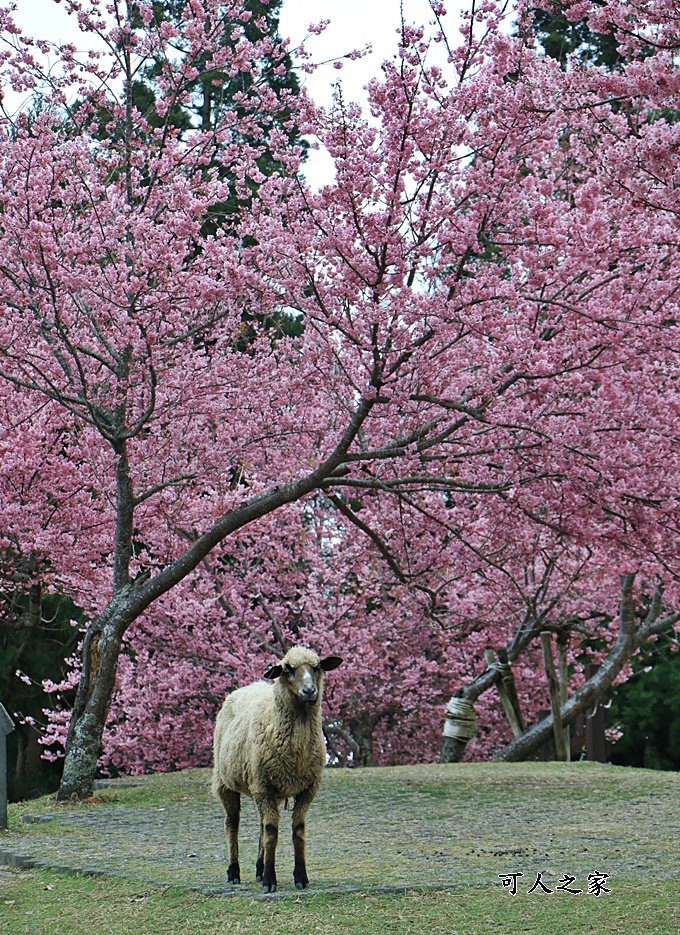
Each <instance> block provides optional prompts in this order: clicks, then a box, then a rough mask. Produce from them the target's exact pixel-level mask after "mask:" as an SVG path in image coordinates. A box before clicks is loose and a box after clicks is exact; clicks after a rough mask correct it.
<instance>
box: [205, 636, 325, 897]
mask: <svg viewBox="0 0 680 935" xmlns="http://www.w3.org/2000/svg"><path fill="white" fill-rule="evenodd" d="M341 663H342V659H341V658H340V657H339V656H329V657H328V658H326V659H321V660H320V659H319V657H318V656H317V655H316V653H314V652H312V651H311V650H309V649H305V648H304V647H301V646H294V647H293V648H292V649H289V650H288V652H287V653H286V655H285V656H284V657H283V659H282V660H281V662H280V664H278V665H270V666H268V668H267V669H266V671H265V672H264V675H263V678H266V679H270V680H272V681H274V680H275V684H274V685H271V684H267V683H266V682H262V681H260V682H253V683H252V684H251V685H246V686H245V687H244V688H239V689H237V690H236V691H235V692H232V693H231V694H230V695H227V698H226V700H225V702H224V704H223V706H222V709H221V711H220V713H219V714H218V716H217V722H216V724H215V737H214V745H213V750H214V767H213V777H212V791H213V795H214V796H215V798H217V799H218V800H219V801H220V802H221V803H222V807H223V808H224V811H225V819H224V828H225V832H226V838H227V847H228V851H229V864H228V868H227V881H228V882H230V883H240V882H241V870H240V867H239V862H238V829H239V818H240V813H241V793H243V794H244V795H247V796H249V797H250V798H251V799H253V801H254V802H255V805H256V806H257V810H258V813H259V817H260V843H259V847H258V855H257V863H256V865H255V878H256V880H257V881H258V882H261V883H262V886H263V890H264V892H265V893H274V892H276V870H275V857H276V843H277V840H278V834H279V818H280V813H279V809H280V806H281V803H282V802H283V801H284V800H286V799H288V798H294V802H295V804H294V807H293V849H294V853H295V867H294V871H293V879H294V882H295V886H296V888H297V889H304V888H305V887H306V886H307V885H308V883H309V879H308V877H307V867H306V862H305V818H306V815H307V810H308V809H309V806H310V805H311V803H312V800H313V799H314V796H315V795H316V793H317V792H318V789H319V786H320V785H321V776H322V773H323V769H324V766H325V764H326V745H325V743H324V738H323V733H322V730H321V691H322V682H323V673H324V672H330V671H331V670H332V669H336V668H337V667H338V666H339V665H340V664H341Z"/></svg>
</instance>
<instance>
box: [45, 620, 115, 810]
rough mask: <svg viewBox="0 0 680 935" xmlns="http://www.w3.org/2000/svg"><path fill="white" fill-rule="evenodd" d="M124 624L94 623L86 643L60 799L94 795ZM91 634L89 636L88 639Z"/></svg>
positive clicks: (65, 799) (68, 799)
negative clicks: (99, 624)
mask: <svg viewBox="0 0 680 935" xmlns="http://www.w3.org/2000/svg"><path fill="white" fill-rule="evenodd" d="M123 632H124V628H121V627H120V626H116V624H115V623H114V622H109V623H106V624H105V625H104V626H103V627H102V628H101V630H100V629H99V628H98V626H97V623H95V624H93V625H91V627H90V630H89V632H88V634H86V639H85V643H84V647H83V649H84V665H83V675H82V676H81V679H80V683H79V685H78V692H77V694H76V701H75V705H74V708H73V714H72V715H71V723H70V725H69V735H68V741H67V744H66V758H65V759H64V772H63V774H62V778H61V785H60V786H59V791H58V793H57V801H58V802H66V801H70V800H71V799H73V798H78V799H83V798H87V797H88V796H90V795H92V791H93V788H94V778H95V776H96V774H97V762H98V760H99V757H100V755H101V751H102V736H103V734H104V727H105V725H106V718H107V716H108V713H109V707H110V705H111V698H112V696H113V690H114V687H115V683H116V671H117V669H118V657H119V655H120V648H121V643H122V634H123ZM88 637H89V639H88Z"/></svg>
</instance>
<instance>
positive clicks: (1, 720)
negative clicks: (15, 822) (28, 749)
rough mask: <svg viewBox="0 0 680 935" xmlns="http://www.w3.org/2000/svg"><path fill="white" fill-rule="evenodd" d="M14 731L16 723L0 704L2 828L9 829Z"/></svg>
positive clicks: (0, 807)
mask: <svg viewBox="0 0 680 935" xmlns="http://www.w3.org/2000/svg"><path fill="white" fill-rule="evenodd" d="M13 730H14V722H13V721H12V718H11V717H10V716H9V714H8V713H7V712H6V711H5V709H4V708H3V706H2V704H0V828H6V827H7V741H6V737H7V734H11V733H12V731H13Z"/></svg>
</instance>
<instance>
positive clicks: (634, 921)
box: [0, 870, 680, 935]
mask: <svg viewBox="0 0 680 935" xmlns="http://www.w3.org/2000/svg"><path fill="white" fill-rule="evenodd" d="M678 899H679V893H678V882H677V881H670V880H666V881H663V882H660V883H649V884H637V885H634V884H631V885H624V884H619V885H618V887H617V888H616V889H615V890H613V891H612V893H611V894H609V895H602V896H600V897H599V898H596V897H594V896H587V895H585V894H583V895H581V896H571V895H569V894H567V893H560V894H559V895H558V894H553V895H551V896H548V895H546V894H541V895H539V894H538V893H534V894H533V895H532V896H528V895H526V893H524V894H523V895H520V894H519V893H518V895H517V896H516V897H514V898H513V897H511V896H510V895H509V893H508V892H506V891H503V890H501V889H499V888H498V887H495V886H491V885H490V886H488V887H486V888H482V887H474V888H473V887H468V888H465V889H458V890H457V889H454V888H452V889H451V890H450V891H447V892H439V893H435V892H427V893H416V892H409V893H405V894H402V895H398V894H392V895H379V894H373V893H370V894H369V893H352V894H344V895H339V894H338V895H332V894H331V895H329V894H323V895H312V894H307V893H305V894H303V895H290V896H288V897H286V898H282V899H271V898H268V897H245V898H238V897H231V898H224V897H212V898H211V897H207V896H201V895H199V894H197V893H194V892H191V891H189V890H182V889H180V888H175V887H170V888H168V889H157V888H153V889H140V888H138V887H135V886H134V884H132V883H129V882H124V881H118V880H106V881H103V880H92V879H88V878H86V877H70V876H66V875H63V874H58V873H54V872H51V871H35V870H32V871H24V872H22V873H17V874H14V875H12V876H11V877H1V878H0V933H2V935H5V933H8V935H23V933H27V935H194V933H196V935H199V933H201V935H213V933H215V935H217V933H222V932H225V931H227V932H239V933H242V935H251V933H252V935H260V933H264V932H266V933H268V935H284V933H285V935H290V933H291V932H296V933H300V935H313V933H324V935H325V933H328V935H336V933H348V935H349V933H351V935H355V933H356V935H387V933H389V935H396V933H402V932H414V933H428V935H499V933H515V932H517V933H522V935H523V933H541V935H580V933H590V932H592V933H597V935H609V933H615V935H623V933H625V935H642V933H648V935H676V933H677V931H678V924H679V922H680V919H679V918H678Z"/></svg>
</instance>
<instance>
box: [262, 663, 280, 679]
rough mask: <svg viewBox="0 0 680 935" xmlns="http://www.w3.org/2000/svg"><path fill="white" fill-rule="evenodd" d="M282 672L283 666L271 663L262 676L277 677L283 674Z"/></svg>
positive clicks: (264, 677) (267, 677)
mask: <svg viewBox="0 0 680 935" xmlns="http://www.w3.org/2000/svg"><path fill="white" fill-rule="evenodd" d="M282 672H283V668H282V667H281V666H274V665H269V666H267V668H266V669H265V670H264V672H263V674H262V678H263V679H277V678H278V677H279V676H280V675H281V673H282Z"/></svg>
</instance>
